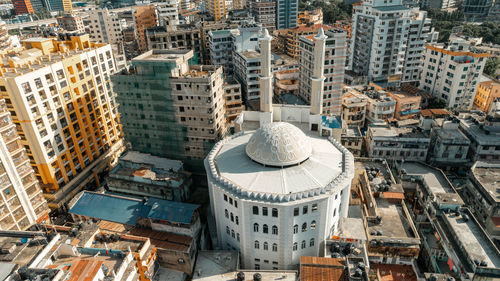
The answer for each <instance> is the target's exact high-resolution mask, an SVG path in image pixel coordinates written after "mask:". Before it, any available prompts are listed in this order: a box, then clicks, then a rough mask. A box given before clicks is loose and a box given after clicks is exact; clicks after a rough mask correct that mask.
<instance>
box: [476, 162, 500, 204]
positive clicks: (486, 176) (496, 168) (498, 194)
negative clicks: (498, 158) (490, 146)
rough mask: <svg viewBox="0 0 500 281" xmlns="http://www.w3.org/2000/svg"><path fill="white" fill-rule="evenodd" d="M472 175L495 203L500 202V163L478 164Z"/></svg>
mask: <svg viewBox="0 0 500 281" xmlns="http://www.w3.org/2000/svg"><path fill="white" fill-rule="evenodd" d="M471 172H472V175H473V176H474V178H475V179H476V180H477V181H478V182H479V183H480V185H481V186H482V188H483V189H484V191H486V193H488V194H489V196H490V198H491V199H492V200H493V201H495V202H500V163H486V162H476V163H475V164H474V166H473V167H472V169H471Z"/></svg>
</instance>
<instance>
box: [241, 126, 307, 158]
mask: <svg viewBox="0 0 500 281" xmlns="http://www.w3.org/2000/svg"><path fill="white" fill-rule="evenodd" d="M245 150H246V153H247V155H248V157H250V158H251V159H252V160H254V161H255V162H257V163H260V164H263V165H266V166H277V167H284V166H290V165H295V164H299V163H301V162H302V161H304V160H307V159H308V158H309V156H311V153H312V147H311V143H310V141H309V140H308V137H307V136H306V135H305V134H304V132H302V130H300V129H299V128H297V127H295V126H294V125H292V124H290V123H285V122H273V123H268V124H266V125H264V126H262V127H261V128H259V129H258V130H256V131H255V133H254V134H253V135H252V137H251V138H250V140H249V141H248V144H247V146H246V149H245Z"/></svg>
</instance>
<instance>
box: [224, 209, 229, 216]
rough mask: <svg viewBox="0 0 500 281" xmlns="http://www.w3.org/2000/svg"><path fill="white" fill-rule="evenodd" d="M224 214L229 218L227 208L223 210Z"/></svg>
mask: <svg viewBox="0 0 500 281" xmlns="http://www.w3.org/2000/svg"><path fill="white" fill-rule="evenodd" d="M224 214H225V215H226V218H229V212H228V211H227V209H225V210H224Z"/></svg>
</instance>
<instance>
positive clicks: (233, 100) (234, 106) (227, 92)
mask: <svg viewBox="0 0 500 281" xmlns="http://www.w3.org/2000/svg"><path fill="white" fill-rule="evenodd" d="M226 81H227V82H225V83H224V86H223V88H224V97H225V99H226V119H227V122H228V124H230V123H231V122H232V121H234V120H235V119H236V117H238V115H240V114H241V113H242V112H243V110H244V109H245V106H244V105H243V96H242V93H241V85H240V83H238V82H236V81H235V80H234V79H232V78H230V79H226Z"/></svg>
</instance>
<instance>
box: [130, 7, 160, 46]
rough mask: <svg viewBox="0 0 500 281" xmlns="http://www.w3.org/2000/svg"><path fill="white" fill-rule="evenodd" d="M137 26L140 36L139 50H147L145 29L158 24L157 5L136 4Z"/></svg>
mask: <svg viewBox="0 0 500 281" xmlns="http://www.w3.org/2000/svg"><path fill="white" fill-rule="evenodd" d="M134 19H135V28H136V30H137V36H138V38H139V50H140V51H141V52H145V51H146V50H147V44H146V35H145V30H146V29H147V28H151V27H155V26H156V25H157V20H156V9H155V6H153V5H149V6H135V7H134Z"/></svg>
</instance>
